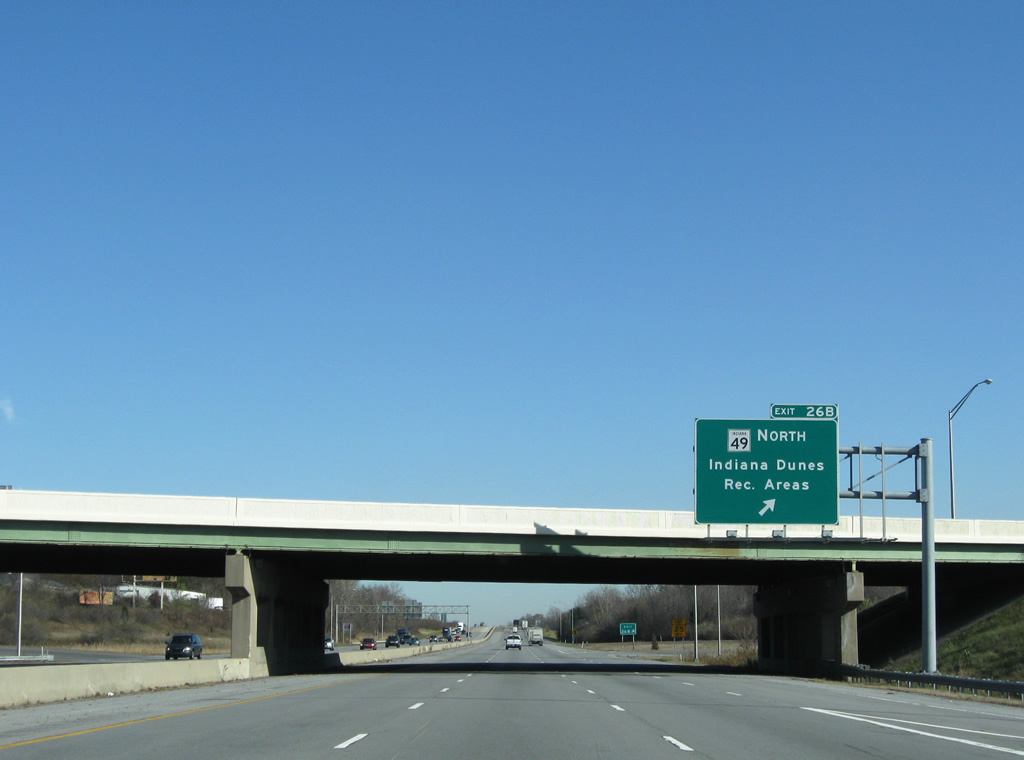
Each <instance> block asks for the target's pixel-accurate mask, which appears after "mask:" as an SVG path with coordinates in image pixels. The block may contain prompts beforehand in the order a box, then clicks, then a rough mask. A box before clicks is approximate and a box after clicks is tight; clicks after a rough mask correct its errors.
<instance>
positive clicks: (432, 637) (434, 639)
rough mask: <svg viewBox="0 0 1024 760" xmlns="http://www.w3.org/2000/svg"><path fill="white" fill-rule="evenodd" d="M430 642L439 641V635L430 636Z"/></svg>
mask: <svg viewBox="0 0 1024 760" xmlns="http://www.w3.org/2000/svg"><path fill="white" fill-rule="evenodd" d="M430 643H431V644H436V643H437V636H431V637H430Z"/></svg>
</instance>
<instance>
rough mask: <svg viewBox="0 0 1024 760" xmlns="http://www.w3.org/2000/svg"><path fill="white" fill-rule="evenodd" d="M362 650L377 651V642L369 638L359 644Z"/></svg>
mask: <svg viewBox="0 0 1024 760" xmlns="http://www.w3.org/2000/svg"><path fill="white" fill-rule="evenodd" d="M359 648H360V649H374V650H376V649H377V640H376V639H373V638H370V637H367V638H365V639H363V640H362V641H360V642H359Z"/></svg>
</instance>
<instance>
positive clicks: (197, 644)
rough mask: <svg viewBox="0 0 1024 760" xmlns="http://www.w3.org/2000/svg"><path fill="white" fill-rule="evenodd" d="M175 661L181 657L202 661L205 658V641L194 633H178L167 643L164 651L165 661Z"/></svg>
mask: <svg viewBox="0 0 1024 760" xmlns="http://www.w3.org/2000/svg"><path fill="white" fill-rule="evenodd" d="M172 657H173V658H174V659H175V660H177V659H179V658H181V657H188V658H189V659H190V660H191V659H193V658H194V659H197V660H201V659H202V658H203V640H202V639H201V638H199V636H198V635H196V634H194V633H176V634H174V635H173V636H171V638H170V640H169V641H168V642H167V648H166V649H164V659H165V660H169V659H171V658H172Z"/></svg>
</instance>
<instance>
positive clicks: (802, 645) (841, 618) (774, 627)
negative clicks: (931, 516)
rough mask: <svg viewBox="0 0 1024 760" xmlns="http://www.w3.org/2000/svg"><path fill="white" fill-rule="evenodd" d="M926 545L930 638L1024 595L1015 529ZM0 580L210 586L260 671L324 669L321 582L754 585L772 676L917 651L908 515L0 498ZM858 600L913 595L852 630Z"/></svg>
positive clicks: (1022, 528) (942, 525)
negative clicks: (701, 518)
mask: <svg viewBox="0 0 1024 760" xmlns="http://www.w3.org/2000/svg"><path fill="white" fill-rule="evenodd" d="M935 539H936V581H937V587H938V597H939V629H940V634H941V633H942V632H943V631H944V630H950V629H953V628H955V627H956V626H957V625H958V624H960V623H961V622H962V621H963V620H964V619H965V618H969V617H970V616H971V615H976V614H978V613H980V612H981V611H984V610H986V609H988V608H991V607H992V606H994V605H998V604H1000V603H1003V602H1005V601H1009V600H1010V599H1012V598H1016V597H1019V596H1022V595H1024V561H1022V560H1024V522H1018V521H994V520H942V519H939V520H936V521H935ZM0 570H2V571H14V572H16V571H25V572H68V573H72V572H74V573H81V572H96V573H112V574H124V573H136V574H145V575H198V576H209V577H222V576H223V577H224V578H225V580H226V585H227V587H228V590H229V592H230V593H231V595H232V610H233V617H232V626H233V628H232V656H233V657H240V658H241V657H244V658H251V659H253V660H256V661H259V662H261V663H262V662H265V663H266V664H267V666H268V667H269V668H270V670H271V671H272V672H273V671H275V670H288V669H292V668H295V667H301V666H302V663H296V662H295V661H294V660H295V655H296V653H304V654H305V655H306V656H307V657H308V659H309V661H310V662H312V661H314V659H315V656H316V655H318V654H319V641H320V637H321V635H322V631H323V629H324V625H323V623H324V614H325V609H326V607H327V586H326V584H325V583H324V582H323V581H324V580H325V579H329V578H353V579H358V578H375V579H381V580H409V581H412V580H416V581H444V580H459V581H471V582H474V581H475V582H499V583H500V582H516V583H529V582H546V583H551V582H564V583H595V584H623V583H667V584H685V585H689V584H723V585H751V586H756V587H757V589H758V591H757V594H756V598H755V613H756V614H757V616H758V620H759V652H760V655H759V657H760V664H761V666H762V668H764V669H766V670H775V671H786V672H803V673H807V672H819V671H820V670H821V669H822V667H823V665H824V664H827V663H858V662H866V663H872V664H878V663H875V662H873V660H872V658H873V657H878V656H882V655H881V654H878V652H879V651H881V650H886V651H891V649H892V647H893V645H894V644H895V645H896V646H897V647H898V646H899V641H900V639H906V642H907V643H906V645H907V646H909V647H911V648H913V646H914V645H915V644H914V639H915V637H916V639H917V646H919V642H920V624H919V621H920V603H919V601H918V602H915V594H916V595H917V596H918V598H919V594H920V587H921V521H920V519H913V518H892V517H890V518H888V519H885V520H883V519H882V518H880V517H863V518H861V517H849V516H844V517H842V518H841V519H840V523H839V525H837V526H783V525H758V526H754V525H751V526H746V525H710V526H709V525H697V524H696V523H695V522H694V515H693V513H692V512H687V511H679V512H673V511H658V510H639V509H622V510H602V509H558V508H539V507H496V506H476V505H446V504H392V503H376V502H340V501H291V500H271V499H256V498H231V497H190V496H155V495H126V494H97V493H62V492H43V491H11V490H5V491H0ZM865 586H906V587H907V588H908V598H907V601H906V603H905V604H904V605H902V607H901V608H900V607H899V606H897V608H895V609H886V610H882V611H881V614H878V615H877V617H876V618H875V619H874V620H872V621H865V620H861V621H860V622H859V624H858V617H857V608H858V606H859V605H860V602H862V601H863V598H864V597H863V591H864V587H865ZM915 604H916V606H915ZM868 622H870V624H868ZM883 644H886V645H888V646H883Z"/></svg>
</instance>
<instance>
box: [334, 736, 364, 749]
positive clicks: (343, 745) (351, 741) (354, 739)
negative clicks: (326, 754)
mask: <svg viewBox="0 0 1024 760" xmlns="http://www.w3.org/2000/svg"><path fill="white" fill-rule="evenodd" d="M367 736H368V734H356V735H355V736H353V737H352V738H351V739H348V740H347V741H343V742H342V743H341V744H339V745H338V746H337V747H335V749H345V748H346V747H349V746H351V745H353V744H355V743H356V742H357V741H359V740H360V739H365V738H366V737H367Z"/></svg>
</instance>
